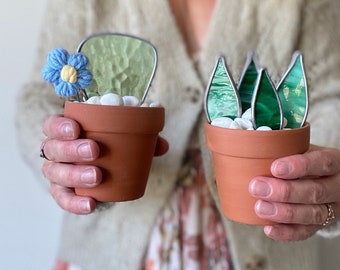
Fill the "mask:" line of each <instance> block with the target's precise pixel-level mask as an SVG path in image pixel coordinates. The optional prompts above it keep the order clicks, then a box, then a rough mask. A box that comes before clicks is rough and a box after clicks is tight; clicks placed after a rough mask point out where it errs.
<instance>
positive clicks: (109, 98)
mask: <svg viewBox="0 0 340 270" xmlns="http://www.w3.org/2000/svg"><path fill="white" fill-rule="evenodd" d="M100 104H102V105H114V106H121V105H123V104H124V103H123V99H122V98H121V96H120V95H117V94H114V93H108V94H105V95H103V96H102V97H101V99H100Z"/></svg>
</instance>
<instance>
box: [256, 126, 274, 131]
mask: <svg viewBox="0 0 340 270" xmlns="http://www.w3.org/2000/svg"><path fill="white" fill-rule="evenodd" d="M256 130H264V131H265V130H272V129H271V128H270V127H267V126H260V127H258V128H257V129H256Z"/></svg>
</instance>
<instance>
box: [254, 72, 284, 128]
mask: <svg viewBox="0 0 340 270" xmlns="http://www.w3.org/2000/svg"><path fill="white" fill-rule="evenodd" d="M252 117H253V124H254V126H255V128H258V127H260V126H269V127H271V128H272V129H282V125H283V115H282V108H281V103H280V100H279V97H278V94H277V92H276V89H275V86H274V85H273V83H272V81H271V79H270V77H269V75H268V72H267V70H266V69H260V71H259V77H258V79H257V82H256V87H255V91H254V96H253V100H252Z"/></svg>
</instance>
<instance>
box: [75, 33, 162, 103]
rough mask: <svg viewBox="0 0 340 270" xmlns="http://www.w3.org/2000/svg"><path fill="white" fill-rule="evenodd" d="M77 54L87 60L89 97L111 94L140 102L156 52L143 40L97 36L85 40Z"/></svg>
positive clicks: (113, 35)
mask: <svg viewBox="0 0 340 270" xmlns="http://www.w3.org/2000/svg"><path fill="white" fill-rule="evenodd" d="M78 51H80V52H82V53H83V54H85V55H86V56H87V57H88V58H89V65H88V68H89V70H90V71H91V72H92V74H93V78H94V80H93V82H92V84H91V85H90V87H89V88H88V89H87V90H86V91H87V92H88V93H89V94H91V93H97V94H99V95H103V94H104V93H105V92H107V91H108V90H109V91H112V92H113V93H116V94H119V95H121V96H127V95H131V96H136V97H137V98H139V99H140V100H142V101H144V99H145V96H146V93H147V90H148V89H149V86H150V84H151V81H152V79H153V76H154V73H155V70H156V65H157V53H156V49H155V48H154V47H153V46H152V45H151V44H150V43H149V42H146V41H145V40H142V39H139V38H136V37H132V36H128V35H121V34H99V35H94V36H91V37H89V38H88V39H86V40H85V41H84V42H83V43H82V44H81V45H80V46H79V49H78Z"/></svg>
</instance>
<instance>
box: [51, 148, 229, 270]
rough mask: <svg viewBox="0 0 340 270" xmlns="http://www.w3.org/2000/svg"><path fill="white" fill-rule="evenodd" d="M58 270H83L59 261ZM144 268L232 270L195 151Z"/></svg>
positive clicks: (154, 233)
mask: <svg viewBox="0 0 340 270" xmlns="http://www.w3.org/2000/svg"><path fill="white" fill-rule="evenodd" d="M55 270H82V269H81V268H79V267H77V266H76V265H73V264H69V263H67V262H64V261H59V262H58V264H57V266H56V268H55ZM142 270H232V264H231V258H230V254H229V250H228V239H227V235H226V232H225V229H224V226H223V223H222V219H221V215H220V213H219V211H218V210H217V208H216V205H215V203H214V200H213V198H212V196H211V194H210V191H209V188H208V186H207V183H206V181H205V178H204V173H203V168H202V162H201V155H200V152H199V151H198V150H195V151H191V152H190V155H189V157H188V160H187V161H186V162H185V166H183V169H182V170H181V173H180V176H179V181H178V185H177V187H176V190H175V192H174V193H173V195H172V196H171V197H170V198H169V201H168V203H167V205H166V206H165V208H164V209H163V211H162V213H161V214H160V216H159V217H158V219H157V221H156V224H155V226H154V228H153V230H152V232H151V238H150V242H149V246H148V247H147V250H146V253H145V258H144V262H143V264H142Z"/></svg>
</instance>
